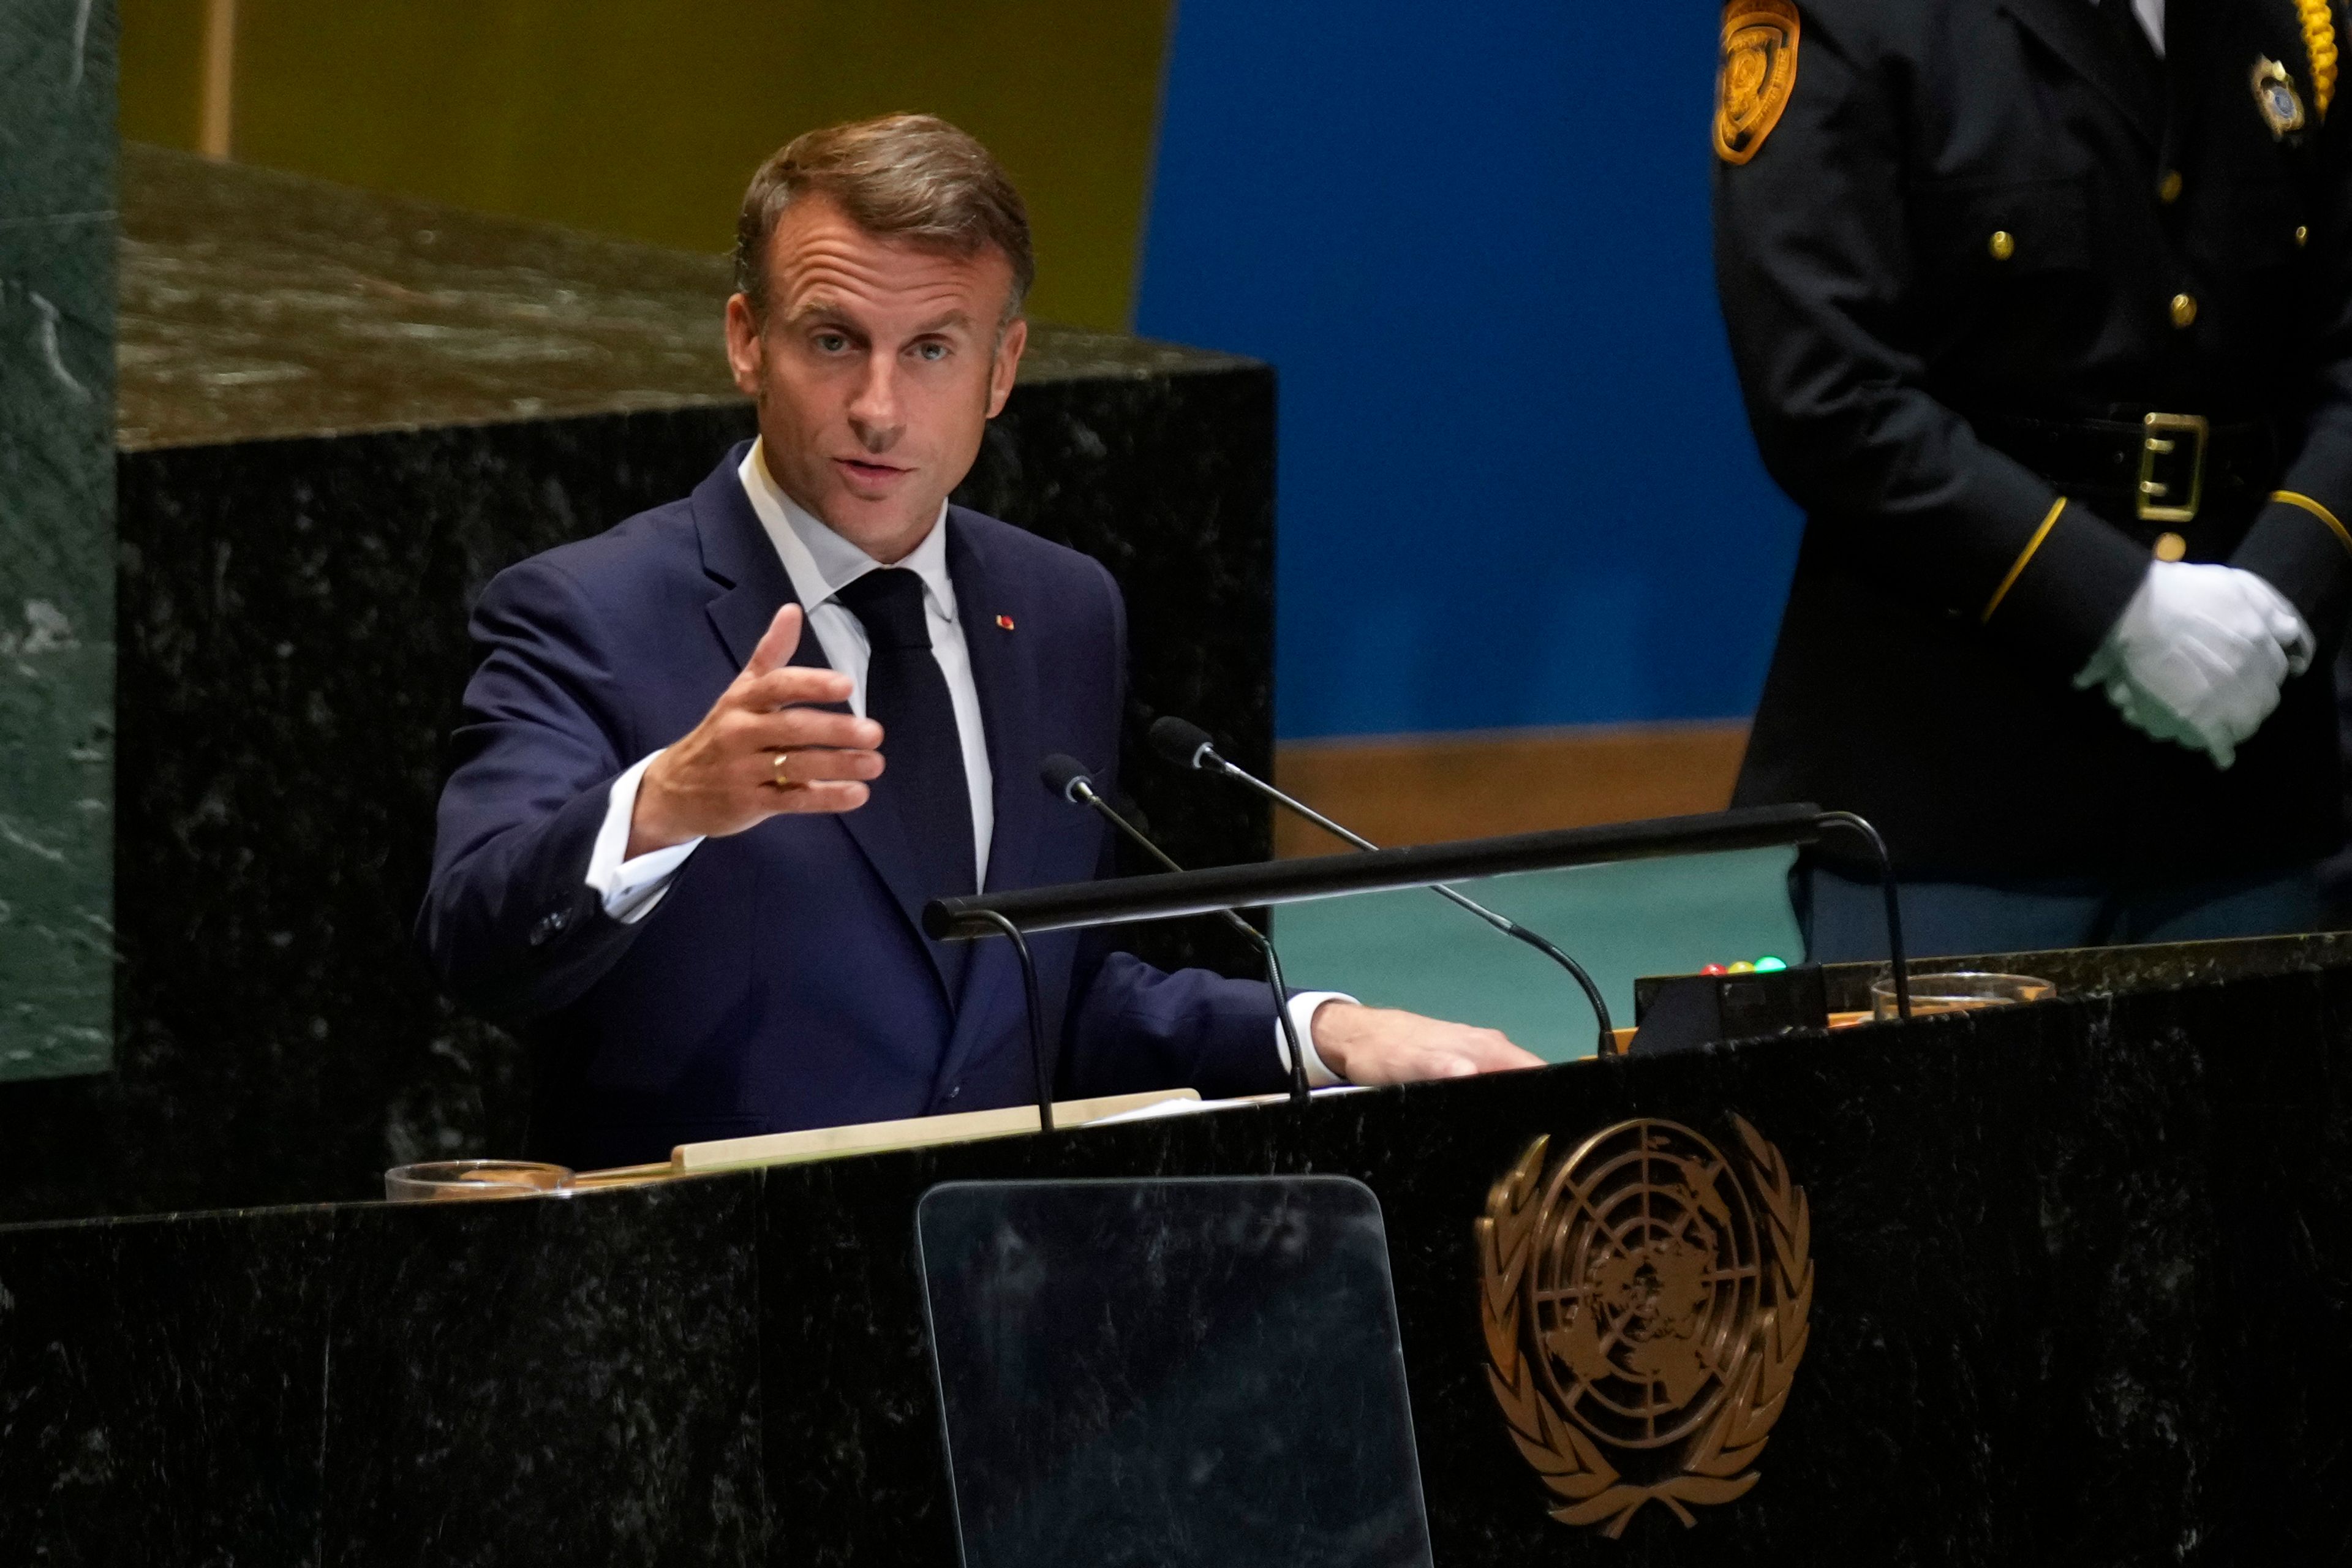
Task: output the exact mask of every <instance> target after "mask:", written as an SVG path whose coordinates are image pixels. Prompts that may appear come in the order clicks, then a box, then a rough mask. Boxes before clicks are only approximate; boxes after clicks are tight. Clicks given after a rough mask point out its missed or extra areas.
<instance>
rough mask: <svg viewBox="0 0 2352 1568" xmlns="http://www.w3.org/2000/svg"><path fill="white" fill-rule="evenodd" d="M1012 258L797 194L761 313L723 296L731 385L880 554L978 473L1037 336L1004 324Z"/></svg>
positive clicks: (821, 500) (777, 446)
mask: <svg viewBox="0 0 2352 1568" xmlns="http://www.w3.org/2000/svg"><path fill="white" fill-rule="evenodd" d="M1012 291H1013V267H1012V263H1011V262H1009V261H1007V260H1006V259H1005V258H1004V257H1003V255H1002V254H1001V253H1000V252H998V251H997V250H996V248H995V247H992V246H991V247H982V249H981V250H980V251H978V252H977V253H975V254H974V255H971V256H969V257H957V256H950V255H944V254H940V253H939V252H936V251H929V250H922V249H918V248H917V247H913V246H909V245H902V244H899V243H898V242H897V241H894V240H887V239H879V238H877V237H874V236H872V235H870V234H867V233H866V231H865V230H863V229H861V228H859V227H858V226H856V224H854V223H852V222H850V221H849V219H848V218H847V217H845V216H843V214H842V213H841V211H840V209H838V208H837V207H835V205H833V204H832V203H831V202H828V201H825V200H823V199H821V198H818V199H809V200H803V201H800V202H797V203H795V204H794V205H793V206H792V207H791V208H789V209H788V210H787V211H786V212H785V214H784V216H783V217H782V220H781V221H780V222H778V224H777V225H776V229H775V233H774V235H773V236H772V237H771V238H770V241H769V245H768V310H767V316H766V319H765V320H764V321H761V320H759V319H758V318H756V317H755V316H754V315H753V313H752V311H751V301H750V300H747V299H745V298H744V296H742V295H740V294H738V295H736V296H735V297H734V298H733V299H731V300H728V301H727V357H728V360H729V362H730V363H731V364H732V365H733V367H734V371H735V384H736V385H737V386H739V387H740V388H742V389H743V391H744V392H745V393H747V394H749V395H751V396H753V397H755V398H757V399H758V400H759V405H760V436H761V443H762V447H763V450H764V451H765V453H766V456H767V460H768V471H769V473H770V474H771V475H772V477H773V478H774V479H775V481H776V483H777V484H778V485H779V486H780V487H781V488H782V489H783V491H784V493H785V494H787V495H789V496H791V497H792V498H793V500H796V501H798V502H799V503H800V504H801V505H802V506H803V507H806V508H807V509H808V510H810V511H812V512H814V513H815V514H816V516H817V517H818V518H820V519H822V520H823V521H824V523H825V525H826V526H827V527H829V528H831V529H832V530H833V531H835V533H838V534H840V535H841V536H842V537H843V538H845V539H846V540H848V541H849V542H851V543H853V544H855V545H856V546H857V547H858V548H859V549H861V550H863V551H865V552H866V553H867V554H868V555H871V556H873V557H874V558H875V559H876V560H877V561H881V562H885V563H887V562H893V561H897V560H898V559H899V558H900V557H901V556H903V555H905V554H906V553H907V552H908V551H910V550H912V549H913V548H914V547H915V546H916V545H918V544H919V543H921V542H922V540H923V536H924V535H925V534H926V533H927V532H929V530H930V526H931V523H932V521H934V520H935V519H936V518H937V517H938V516H939V510H940V502H941V501H942V500H946V499H947V494H948V492H949V491H950V490H951V489H954V488H955V487H956V486H957V485H958V484H959V483H960V482H961V480H962V479H963V477H964V475H965V474H966V473H968V472H970V471H971V464H972V459H973V458H975V457H977V456H978V455H979V452H980V439H981V433H982V429H983V428H984V427H985V426H986V425H987V423H988V421H989V420H990V419H992V418H993V417H994V416H995V415H996V413H997V412H998V410H1000V409H1002V408H1003V406H1004V399H1005V397H1006V396H1007V395H1009V394H1010V393H1011V392H1012V390H1013V370H1014V367H1015V366H1017V365H1018V364H1019V363H1020V361H1021V351H1022V349H1023V347H1024V345H1025V344H1026V343H1027V342H1028V335H1029V326H1028V323H1027V322H1026V321H1014V322H1013V323H1012V324H1011V325H1010V326H1009V327H1006V328H1004V330H1003V332H1002V333H1001V334H1000V332H999V331H998V324H999V323H1000V322H1002V321H1003V319H1004V310H1005V305H1006V303H1007V301H1008V300H1010V299H1011V297H1012Z"/></svg>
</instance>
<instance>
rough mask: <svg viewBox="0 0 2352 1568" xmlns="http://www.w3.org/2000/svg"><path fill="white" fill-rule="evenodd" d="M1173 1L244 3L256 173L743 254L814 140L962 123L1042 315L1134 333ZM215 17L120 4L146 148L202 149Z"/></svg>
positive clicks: (247, 102) (244, 138)
mask: <svg viewBox="0 0 2352 1568" xmlns="http://www.w3.org/2000/svg"><path fill="white" fill-rule="evenodd" d="M1168 4H1169V0H1107V3H1106V0H965V3H962V4H958V5H946V4H940V0H691V3H681V4H669V5H652V4H643V3H639V4H620V3H599V4H586V3H583V0H399V3H397V4H392V3H387V0H372V3H371V0H362V3H358V4H352V3H341V4H322V3H321V0H236V68H235V89H234V94H233V104H234V116H233V122H232V123H233V130H232V149H233V152H234V154H235V156H236V157H237V158H238V159H240V160H242V161H245V162H249V163H263V164H268V165H269V166H271V167H274V168H281V169H292V170H297V171H299V172H301V173H304V174H318V175H320V176H323V177H325V178H328V179H332V180H341V181H345V182H348V183H350V184H357V185H363V186H369V187H372V188H374V189H378V190H387V191H399V192H404V193H407V194H410V195H422V196H429V197H433V198H436V199H438V200H443V201H449V202H454V203H457V204H458V205H463V206H467V207H473V208H477V209H479V210H482V211H488V212H504V213H512V214H516V215H518V216H525V217H536V218H545V219H548V220H551V221H553V222H556V223H564V224H571V225H573V226H579V227H583V228H591V229H598V230H603V231H604V232H607V233H613V234H621V235H627V236H630V237H635V238H640V239H646V240H651V241H654V242H656V243H657V244H663V245H672V246H677V247H684V248H688V249H694V250H703V251H715V250H722V249H724V248H726V247H727V246H728V245H729V244H730V240H731V237H732V232H733V225H734V213H735V208H736V206H737V205H738V203H739V202H740V200H741V197H742V192H743V186H744V184H745V183H746V182H747V181H748V180H749V179H750V177H751V172H752V171H753V170H754V169H755V168H757V167H758V165H759V163H760V161H761V159H762V158H764V157H765V156H766V155H767V154H768V153H771V152H772V151H774V149H775V148H776V147H777V146H779V145H781V144H782V142H785V141H787V140H789V139H790V138H791V137H792V136H793V135H795V134H797V133H798V132H802V131H804V130H807V129H809V128H811V127H813V126H817V125H824V124H830V123H832V122H834V121H840V120H847V119H853V118H856V117H860V116H864V115H868V114H877V113H881V112H884V111H887V110H898V109H915V110H929V111H931V112H934V113H938V114H943V115H945V116H947V117H948V118H949V119H950V120H952V121H956V122H957V123H958V124H960V125H961V126H963V127H964V128H965V129H966V130H968V131H970V132H972V133H973V134H974V135H976V136H978V137H980V138H981V140H982V141H983V142H987V143H988V145H989V146H990V148H991V149H992V150H993V151H994V152H995V153H996V154H997V156H998V157H999V158H1000V159H1001V160H1003V163H1004V165H1005V167H1006V168H1007V169H1008V170H1009V171H1010V172H1011V173H1012V174H1013V179H1014V180H1015V182H1016V183H1018V184H1019V185H1020V186H1021V189H1022V192H1023V194H1024V195H1025V196H1026V197H1027V199H1028V201H1029V205H1030V214H1031V219H1032V222H1033V224H1034V227H1035V230H1036V237H1037V249H1038V281H1037V289H1036V293H1035V295H1034V297H1033V308H1034V310H1035V311H1036V312H1037V313H1038V314H1039V315H1041V316H1045V317H1050V318H1052V319H1055V320H1058V321H1072V322H1076V323H1078V324H1081V325H1088V326H1100V327H1110V328H1121V329H1123V328H1124V327H1125V326H1126V325H1127V324H1128V320H1129V310H1130V303H1131V300H1132V295H1133V289H1134V280H1135V271H1136V263H1137V245H1138V238H1137V237H1138V231H1139V226H1140V224H1141V220H1142V214H1143V203H1144V195H1145V188H1146V184H1147V182H1148V180H1149V177H1150V163H1151V153H1152V137H1153V134H1154V129H1155V125H1156V121H1157V118H1158V110H1159V94H1160V65H1161V55H1162V52H1163V49H1164V47H1165V43H1166V34H1167V22H1168ZM204 18H205V0H122V34H123V54H124V64H123V82H122V123H123V128H124V131H125V133H126V134H129V135H132V136H137V137H140V138H142V139H148V140H157V141H163V142H169V143H173V144H176V145H180V146H193V145H194V142H195V138H196V123H197V118H198V114H199V112H200V109H199V105H200V103H201V100H202V88H201V82H202V77H203V55H204V51H203V42H202V41H203V37H204Z"/></svg>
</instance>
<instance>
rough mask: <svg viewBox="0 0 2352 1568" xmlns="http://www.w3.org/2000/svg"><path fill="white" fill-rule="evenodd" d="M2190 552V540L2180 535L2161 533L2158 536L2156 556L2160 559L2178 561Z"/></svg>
mask: <svg viewBox="0 0 2352 1568" xmlns="http://www.w3.org/2000/svg"><path fill="white" fill-rule="evenodd" d="M2188 553H2189V541H2187V540H2185V539H2183V538H2181V537H2180V535H2179V534H2177V533H2159V534H2158V535H2157V536H2156V558H2157V559H2158V561H2178V560H2179V559H2181V558H2182V557H2183V556H2185V555H2187V554H2188Z"/></svg>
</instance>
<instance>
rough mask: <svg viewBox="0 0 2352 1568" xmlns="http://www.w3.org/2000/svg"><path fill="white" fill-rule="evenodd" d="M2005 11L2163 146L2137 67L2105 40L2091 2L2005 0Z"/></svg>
mask: <svg viewBox="0 0 2352 1568" xmlns="http://www.w3.org/2000/svg"><path fill="white" fill-rule="evenodd" d="M2100 3H2101V4H2102V5H2127V4H2129V0H2100ZM2001 8H2002V9H2003V10H2006V11H2007V12H2008V13H2009V14H2010V15H2011V16H2014V17H2016V18H2017V20H2018V22H2019V24H2020V25H2021V26H2023V27H2024V28H2025V29H2026V31H2028V32H2030V33H2032V35H2033V36H2034V37H2037V38H2039V39H2041V40H2042V44H2043V45H2044V46H2045V47H2047V48H2048V49H2049V50H2050V52H2051V53H2052V54H2054V55H2056V56H2057V57H2058V58H2060V59H2062V60H2064V61H2065V62H2066V64H2067V65H2068V66H2070V67H2072V68H2073V69H2074V73H2075V74H2076V75H2078V76H2080V77H2082V78H2083V79H2084V80H2086V81H2088V82H2090V83H2091V84H2092V85H2093V86H2094V87H2095V88H2097V89H2099V92H2100V93H2101V95H2102V96H2104V97H2105V99H2106V100H2107V101H2108V102H2110V103H2112V104H2114V105H2115V107H2116V112H2117V113H2119V114H2121V115H2122V116H2123V117H2124V119H2125V120H2126V121H2127V122H2129V124H2130V125H2131V128H2132V129H2133V130H2134V131H2137V132H2138V133H2139V134H2140V136H2141V137H2142V138H2143V139H2145V140H2146V141H2147V144H2148V145H2149V147H2151V148H2155V147H2158V146H2159V145H2161V144H2162V142H2163V140H2164V127H2163V125H2162V124H2161V123H2159V122H2158V118H2157V115H2156V112H2155V110H2154V109H2153V107H2152V106H2151V105H2150V104H2149V103H2148V101H2147V96H2146V95H2145V94H2144V93H2142V92H2141V91H2140V90H2139V89H2138V87H2137V84H2136V83H2135V82H2134V80H2133V73H2134V71H2135V70H2136V69H2137V67H2135V66H2134V65H2133V63H2132V62H2131V61H2129V60H2126V59H2125V58H2123V56H2122V53H2121V51H2120V50H2118V49H2117V48H2116V41H2115V40H2114V39H2113V38H2110V37H2107V36H2106V31H2105V29H2106V27H2107V26H2108V23H2107V22H2106V21H2105V19H2104V18H2103V17H2101V16H2100V15H2099V14H2098V11H2097V9H2096V8H2095V7H2094V6H2093V5H2092V4H2091V0H2001ZM2133 25H2134V26H2137V25H2138V24H2137V23H2136V22H2135V23H2134V24H2133ZM2176 36H2177V35H2176Z"/></svg>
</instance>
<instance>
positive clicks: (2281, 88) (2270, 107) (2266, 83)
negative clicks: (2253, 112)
mask: <svg viewBox="0 0 2352 1568" xmlns="http://www.w3.org/2000/svg"><path fill="white" fill-rule="evenodd" d="M2252 82H2253V89H2254V107H2255V108H2256V109H2258V110H2262V114H2263V124H2265V125H2267V126H2269V127H2270V128H2271V135H2272V137H2273V139H2277V138H2282V137H2286V136H2292V135H2294V133H2295V132H2298V131H2300V130H2302V129H2303V97H2302V95H2301V94H2299V93H2297V92H2296V91H2295V90H2294V78H2293V77H2291V76H2289V75H2287V70H2286V67H2284V66H2283V65H2281V64H2279V63H2278V61H2276V60H2274V59H2272V58H2270V57H2269V56H2268V55H2264V56H2263V58H2260V59H2257V60H2256V61H2255V62H2254V71H2253V76H2252Z"/></svg>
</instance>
